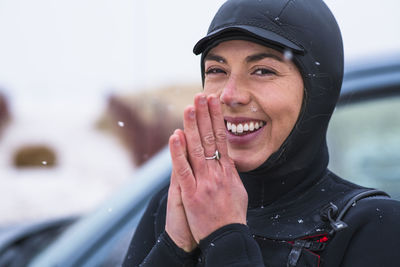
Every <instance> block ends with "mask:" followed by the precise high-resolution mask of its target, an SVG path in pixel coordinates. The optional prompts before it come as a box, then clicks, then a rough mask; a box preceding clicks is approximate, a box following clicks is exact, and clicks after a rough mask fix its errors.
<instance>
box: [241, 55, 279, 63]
mask: <svg viewBox="0 0 400 267" xmlns="http://www.w3.org/2000/svg"><path fill="white" fill-rule="evenodd" d="M264 58H272V59H275V60H277V61H280V62H283V59H282V58H281V57H280V56H277V55H274V54H271V53H258V54H254V55H250V56H247V57H246V62H247V63H251V62H255V61H260V60H262V59H264Z"/></svg>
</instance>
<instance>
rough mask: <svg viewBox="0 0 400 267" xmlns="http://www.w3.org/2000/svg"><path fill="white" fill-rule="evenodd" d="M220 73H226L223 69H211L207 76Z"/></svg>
mask: <svg viewBox="0 0 400 267" xmlns="http://www.w3.org/2000/svg"><path fill="white" fill-rule="evenodd" d="M218 73H225V71H224V70H222V69H219V68H211V69H208V70H207V71H206V75H209V74H218Z"/></svg>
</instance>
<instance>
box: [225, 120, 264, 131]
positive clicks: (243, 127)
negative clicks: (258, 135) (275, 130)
mask: <svg viewBox="0 0 400 267" xmlns="http://www.w3.org/2000/svg"><path fill="white" fill-rule="evenodd" d="M264 125H265V123H264V122H263V121H258V122H253V121H251V122H250V123H239V124H237V125H236V124H234V123H232V122H226V128H227V129H228V131H231V132H232V133H243V132H248V131H250V132H252V131H254V130H258V129H260V128H261V127H263V126H264Z"/></svg>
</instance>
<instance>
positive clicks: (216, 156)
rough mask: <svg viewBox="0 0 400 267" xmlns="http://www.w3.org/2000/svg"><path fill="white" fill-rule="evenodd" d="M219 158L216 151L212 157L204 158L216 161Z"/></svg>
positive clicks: (219, 155) (219, 154)
mask: <svg viewBox="0 0 400 267" xmlns="http://www.w3.org/2000/svg"><path fill="white" fill-rule="evenodd" d="M220 158H221V153H219V151H218V150H215V153H214V155H213V156H212V157H206V159H216V160H219V159H220Z"/></svg>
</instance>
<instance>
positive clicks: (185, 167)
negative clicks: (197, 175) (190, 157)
mask: <svg viewBox="0 0 400 267" xmlns="http://www.w3.org/2000/svg"><path fill="white" fill-rule="evenodd" d="M180 139H181V138H180V136H179V134H173V135H171V137H170V138H169V149H170V153H171V159H172V169H173V175H172V177H171V180H173V181H171V183H173V184H175V182H176V183H178V184H179V186H180V188H181V190H182V193H187V194H191V193H192V192H194V191H193V190H194V188H195V179H194V176H193V172H192V169H191V167H190V165H189V162H188V161H187V158H186V156H185V153H184V149H183V147H182V143H181V140H180ZM175 179H176V180H175Z"/></svg>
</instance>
